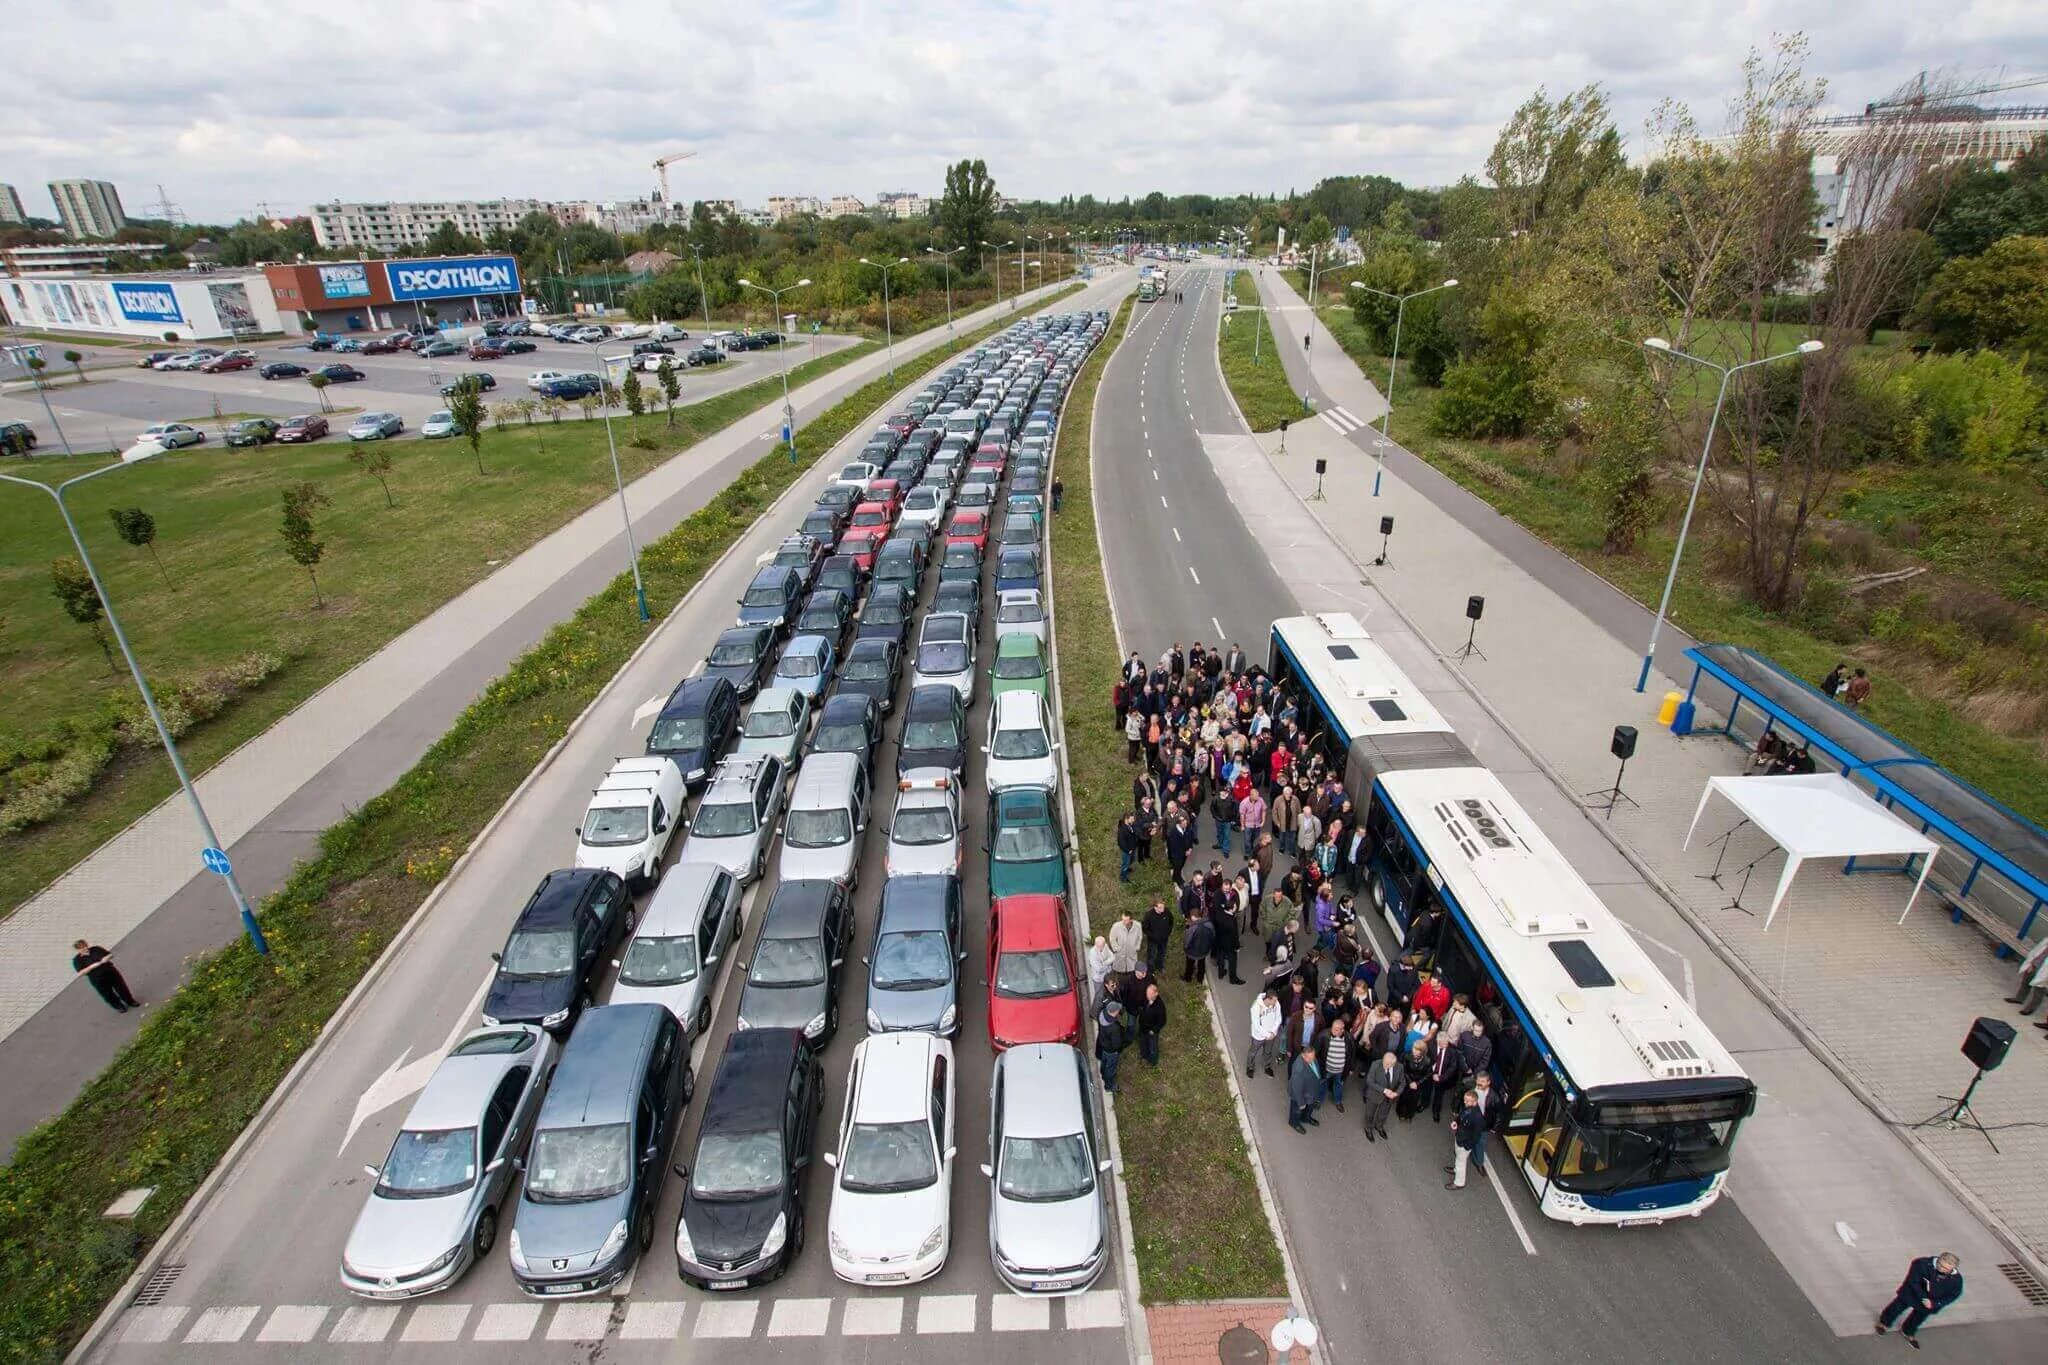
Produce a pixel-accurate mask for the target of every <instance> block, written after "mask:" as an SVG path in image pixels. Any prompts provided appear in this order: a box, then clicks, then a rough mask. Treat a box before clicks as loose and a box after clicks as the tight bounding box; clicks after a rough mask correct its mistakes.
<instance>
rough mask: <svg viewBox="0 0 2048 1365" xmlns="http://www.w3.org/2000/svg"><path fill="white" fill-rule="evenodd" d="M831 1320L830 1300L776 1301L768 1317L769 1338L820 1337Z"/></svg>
mask: <svg viewBox="0 0 2048 1365" xmlns="http://www.w3.org/2000/svg"><path fill="white" fill-rule="evenodd" d="M831 1320H832V1300H830V1299H778V1300H776V1302H775V1311H774V1312H773V1313H771V1314H770V1315H769V1317H768V1335H769V1336H771V1337H822V1336H824V1335H825V1324H826V1323H828V1322H830V1321H831Z"/></svg>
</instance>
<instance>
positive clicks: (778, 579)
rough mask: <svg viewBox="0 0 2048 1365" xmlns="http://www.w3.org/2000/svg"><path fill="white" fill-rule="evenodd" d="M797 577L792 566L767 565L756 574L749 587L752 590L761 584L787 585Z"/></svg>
mask: <svg viewBox="0 0 2048 1365" xmlns="http://www.w3.org/2000/svg"><path fill="white" fill-rule="evenodd" d="M795 577H796V569H795V568H794V567H792V566H791V565H788V564H766V565H763V566H762V567H761V568H760V569H759V570H757V571H756V572H755V574H754V580H753V582H752V583H749V584H748V585H747V586H748V587H749V588H751V587H753V586H755V584H759V583H785V582H787V581H789V580H790V579H792V578H795Z"/></svg>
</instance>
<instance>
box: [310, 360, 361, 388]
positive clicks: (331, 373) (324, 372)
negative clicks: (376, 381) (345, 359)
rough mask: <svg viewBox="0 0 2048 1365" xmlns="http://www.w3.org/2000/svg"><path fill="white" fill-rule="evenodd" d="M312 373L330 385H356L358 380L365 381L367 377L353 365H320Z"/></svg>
mask: <svg viewBox="0 0 2048 1365" xmlns="http://www.w3.org/2000/svg"><path fill="white" fill-rule="evenodd" d="M313 373H314V374H317V375H319V376H320V377H321V378H322V379H325V380H326V381H327V382H328V383H330V384H353V383H356V382H357V381H358V380H362V379H366V378H368V377H369V376H367V375H365V374H364V373H363V372H362V371H361V370H359V369H357V368H356V367H355V366H353V365H343V364H339V363H337V364H333V365H322V366H321V367H320V368H319V369H317V370H315V371H313Z"/></svg>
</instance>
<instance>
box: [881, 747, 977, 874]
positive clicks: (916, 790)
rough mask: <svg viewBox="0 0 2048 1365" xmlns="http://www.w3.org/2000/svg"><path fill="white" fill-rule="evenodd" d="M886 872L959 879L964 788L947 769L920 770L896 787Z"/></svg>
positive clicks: (962, 842) (900, 781) (903, 779)
mask: <svg viewBox="0 0 2048 1365" xmlns="http://www.w3.org/2000/svg"><path fill="white" fill-rule="evenodd" d="M888 834H889V849H888V854H887V856H886V862H885V867H886V869H887V873H888V875H889V876H891V877H917V876H958V875H959V874H960V864H961V857H962V851H963V850H964V849H965V847H966V841H965V840H964V839H963V838H962V837H961V829H960V784H959V783H958V782H957V781H955V780H954V777H953V774H951V773H949V772H947V771H946V770H945V769H944V768H916V769H913V770H912V771H910V772H907V773H905V774H904V775H903V776H902V777H900V778H898V779H897V782H896V810H895V813H894V814H892V815H891V816H890V817H889V829H888Z"/></svg>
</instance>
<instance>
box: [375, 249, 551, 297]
mask: <svg viewBox="0 0 2048 1365" xmlns="http://www.w3.org/2000/svg"><path fill="white" fill-rule="evenodd" d="M384 276H385V278H386V279H387V280H389V281H390V283H391V297H392V298H394V299H398V300H401V301H403V300H409V299H457V298H466V297H468V296H470V295H472V294H516V293H518V292H519V262H517V261H515V260H513V259H512V258H511V257H510V256H456V257H451V258H449V259H447V260H438V261H437V260H425V261H387V262H385V265H384Z"/></svg>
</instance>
